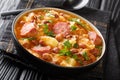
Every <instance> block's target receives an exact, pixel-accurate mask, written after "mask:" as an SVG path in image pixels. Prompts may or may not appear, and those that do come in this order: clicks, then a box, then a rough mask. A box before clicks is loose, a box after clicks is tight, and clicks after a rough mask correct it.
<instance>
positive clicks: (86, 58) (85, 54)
mask: <svg viewBox="0 0 120 80" xmlns="http://www.w3.org/2000/svg"><path fill="white" fill-rule="evenodd" d="M82 56H83V57H84V58H85V60H89V57H88V54H87V52H83V53H82Z"/></svg>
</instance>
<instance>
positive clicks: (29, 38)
mask: <svg viewBox="0 0 120 80" xmlns="http://www.w3.org/2000/svg"><path fill="white" fill-rule="evenodd" d="M22 39H27V40H30V41H31V40H35V39H36V38H35V37H27V38H22Z"/></svg>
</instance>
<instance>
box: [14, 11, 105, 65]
mask: <svg viewBox="0 0 120 80" xmlns="http://www.w3.org/2000/svg"><path fill="white" fill-rule="evenodd" d="M14 32H15V36H16V37H17V39H18V41H19V43H20V44H21V45H22V46H23V47H24V48H25V49H26V50H27V51H28V52H30V54H32V55H34V56H35V57H37V58H39V59H41V60H44V61H47V62H50V63H52V64H55V65H59V66H64V67H78V66H85V65H88V64H91V63H93V62H95V61H96V60H97V59H98V58H99V57H100V55H101V53H102V48H103V41H102V38H101V37H100V36H99V35H98V33H97V32H96V31H95V30H94V29H93V28H92V27H91V25H90V24H89V23H87V22H86V21H85V20H83V19H82V18H80V17H78V16H76V15H74V14H70V13H67V12H64V11H61V10H56V9H40V10H33V11H30V12H28V13H26V14H24V15H22V16H21V17H19V19H18V20H17V22H16V24H15V27H14Z"/></svg>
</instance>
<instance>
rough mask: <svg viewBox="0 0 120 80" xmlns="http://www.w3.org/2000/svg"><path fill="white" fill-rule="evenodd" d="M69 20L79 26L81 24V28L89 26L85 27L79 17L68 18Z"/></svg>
mask: <svg viewBox="0 0 120 80" xmlns="http://www.w3.org/2000/svg"><path fill="white" fill-rule="evenodd" d="M70 21H73V22H75V23H77V24H79V25H81V26H82V27H83V28H85V29H86V30H89V28H87V27H86V25H85V24H83V23H81V21H80V19H78V18H72V19H70Z"/></svg>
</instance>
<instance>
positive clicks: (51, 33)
mask: <svg viewBox="0 0 120 80" xmlns="http://www.w3.org/2000/svg"><path fill="white" fill-rule="evenodd" d="M43 32H44V33H45V34H46V35H48V36H51V37H54V36H55V35H54V33H53V32H52V31H50V30H49V28H48V25H47V24H44V28H43Z"/></svg>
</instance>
